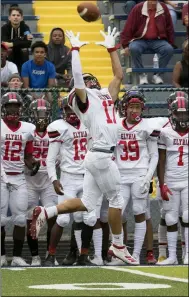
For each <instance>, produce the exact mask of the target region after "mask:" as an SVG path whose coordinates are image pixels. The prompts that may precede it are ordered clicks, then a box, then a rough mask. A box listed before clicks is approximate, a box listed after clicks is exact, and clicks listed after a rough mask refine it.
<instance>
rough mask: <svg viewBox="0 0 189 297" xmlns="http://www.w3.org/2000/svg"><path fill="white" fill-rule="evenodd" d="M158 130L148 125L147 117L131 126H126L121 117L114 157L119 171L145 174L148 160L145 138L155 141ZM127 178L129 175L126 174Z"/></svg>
mask: <svg viewBox="0 0 189 297" xmlns="http://www.w3.org/2000/svg"><path fill="white" fill-rule="evenodd" d="M158 136H159V131H158V130H153V129H152V128H151V127H149V125H148V119H142V120H141V121H140V122H138V123H137V124H135V125H133V126H129V127H128V126H127V124H126V123H125V119H122V120H121V122H120V125H119V128H118V144H117V147H116V150H115V157H116V162H117V165H118V168H119V170H120V173H124V174H125V172H127V173H128V175H129V172H130V174H132V176H133V175H135V173H136V175H137V176H138V174H146V172H147V170H148V165H149V161H150V156H149V153H148V146H147V139H149V138H150V139H151V140H154V141H157V139H158ZM128 178H129V176H128Z"/></svg>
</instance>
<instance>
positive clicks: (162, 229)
mask: <svg viewBox="0 0 189 297" xmlns="http://www.w3.org/2000/svg"><path fill="white" fill-rule="evenodd" d="M158 243H159V257H161V256H164V257H166V256H167V254H166V249H167V226H162V225H160V224H159V226H158Z"/></svg>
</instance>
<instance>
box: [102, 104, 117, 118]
mask: <svg viewBox="0 0 189 297" xmlns="http://www.w3.org/2000/svg"><path fill="white" fill-rule="evenodd" d="M102 105H103V107H104V111H105V114H106V121H107V123H108V124H113V123H114V124H116V118H115V108H114V102H113V100H104V101H102ZM111 105H113V106H112V115H110V113H109V111H108V106H111Z"/></svg>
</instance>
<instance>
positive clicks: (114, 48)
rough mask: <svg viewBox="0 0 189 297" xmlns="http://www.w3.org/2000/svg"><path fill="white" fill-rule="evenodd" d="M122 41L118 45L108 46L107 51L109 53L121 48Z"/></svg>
mask: <svg viewBox="0 0 189 297" xmlns="http://www.w3.org/2000/svg"><path fill="white" fill-rule="evenodd" d="M120 46H121V45H120V43H118V44H117V45H116V46H114V47H111V48H107V51H108V52H109V53H112V52H115V51H117V49H118V48H120Z"/></svg>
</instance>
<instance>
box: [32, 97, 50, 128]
mask: <svg viewBox="0 0 189 297" xmlns="http://www.w3.org/2000/svg"><path fill="white" fill-rule="evenodd" d="M29 109H30V111H31V119H32V122H33V124H35V125H36V126H37V128H38V129H39V131H41V132H42V131H45V130H46V128H47V126H48V124H49V123H50V120H51V106H50V103H49V102H48V101H46V100H44V99H36V100H34V101H32V103H31V104H30V107H29Z"/></svg>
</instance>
